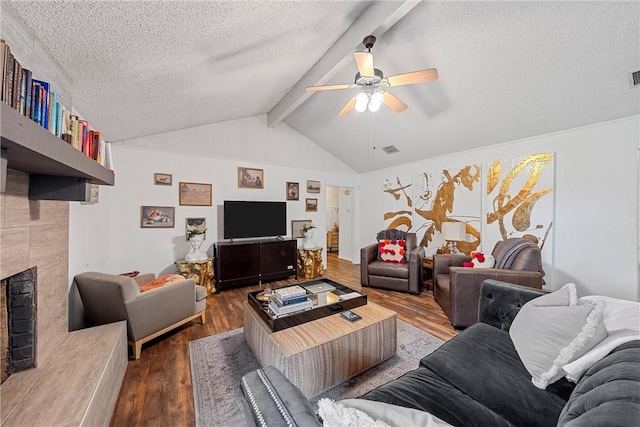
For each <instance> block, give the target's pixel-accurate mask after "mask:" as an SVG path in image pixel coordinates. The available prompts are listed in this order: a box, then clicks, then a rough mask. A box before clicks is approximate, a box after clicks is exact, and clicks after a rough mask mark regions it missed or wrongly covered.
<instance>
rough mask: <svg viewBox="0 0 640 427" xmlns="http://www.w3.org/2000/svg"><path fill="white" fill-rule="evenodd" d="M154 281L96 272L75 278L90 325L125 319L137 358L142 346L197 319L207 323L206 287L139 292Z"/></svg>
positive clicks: (187, 284) (179, 285)
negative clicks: (142, 286)
mask: <svg viewBox="0 0 640 427" xmlns="http://www.w3.org/2000/svg"><path fill="white" fill-rule="evenodd" d="M153 279H155V275H153V274H144V275H141V276H137V277H134V278H131V277H126V276H120V275H116V274H105V273H96V272H87V273H82V274H78V275H77V276H75V277H74V282H75V284H76V286H77V288H78V292H79V294H80V298H81V300H82V305H83V306H84V313H85V320H86V322H87V324H88V326H97V325H104V324H106V323H113V322H117V321H120V320H126V321H127V335H128V338H129V345H131V346H132V348H133V357H134V358H135V359H139V358H140V352H141V351H142V344H144V343H146V342H148V341H150V340H152V339H154V338H156V337H158V336H160V335H162V334H164V333H166V332H168V331H170V330H172V329H174V328H176V327H178V326H180V325H183V324H185V323H187V322H189V321H191V320H194V319H196V318H198V317H200V319H201V323H203V324H204V322H205V309H206V306H207V302H206V297H207V291H206V289H205V288H204V287H202V286H199V285H196V284H195V283H194V281H193V279H186V280H183V281H180V282H176V283H168V284H166V285H164V286H162V287H159V288H156V289H151V290H148V291H145V292H140V285H143V284H145V283H147V282H149V281H151V280H153Z"/></svg>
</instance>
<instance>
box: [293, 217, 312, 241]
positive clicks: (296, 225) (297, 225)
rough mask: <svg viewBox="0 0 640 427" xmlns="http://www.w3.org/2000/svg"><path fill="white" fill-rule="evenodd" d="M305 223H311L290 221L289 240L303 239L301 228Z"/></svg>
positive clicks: (297, 220)
mask: <svg viewBox="0 0 640 427" xmlns="http://www.w3.org/2000/svg"><path fill="white" fill-rule="evenodd" d="M306 222H311V220H310V219H294V220H293V221H291V238H292V239H299V238H301V237H304V233H303V232H302V227H303V226H304V224H305V223H306Z"/></svg>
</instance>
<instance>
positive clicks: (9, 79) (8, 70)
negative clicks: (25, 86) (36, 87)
mask: <svg viewBox="0 0 640 427" xmlns="http://www.w3.org/2000/svg"><path fill="white" fill-rule="evenodd" d="M14 67H15V59H14V57H13V53H12V52H11V48H10V47H9V45H7V58H6V61H5V65H4V73H5V74H4V77H5V78H4V79H3V82H2V84H3V88H2V90H3V93H4V102H5V103H6V104H8V105H11V100H12V99H13V68H14Z"/></svg>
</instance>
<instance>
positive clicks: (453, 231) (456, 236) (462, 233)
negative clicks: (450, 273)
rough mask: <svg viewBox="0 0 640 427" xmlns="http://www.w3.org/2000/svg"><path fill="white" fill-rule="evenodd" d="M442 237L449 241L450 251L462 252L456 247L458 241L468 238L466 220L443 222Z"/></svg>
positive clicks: (452, 252) (454, 252)
mask: <svg viewBox="0 0 640 427" xmlns="http://www.w3.org/2000/svg"><path fill="white" fill-rule="evenodd" d="M442 237H443V238H444V240H446V241H447V242H449V253H450V254H459V253H461V252H460V251H459V250H458V248H457V247H456V242H464V241H466V240H467V231H466V226H465V223H464V222H443V223H442Z"/></svg>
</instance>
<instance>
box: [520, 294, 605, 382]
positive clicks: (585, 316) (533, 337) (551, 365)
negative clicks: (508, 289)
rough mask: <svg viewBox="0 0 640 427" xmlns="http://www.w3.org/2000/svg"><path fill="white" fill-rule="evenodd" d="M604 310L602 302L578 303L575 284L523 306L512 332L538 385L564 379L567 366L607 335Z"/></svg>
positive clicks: (523, 358)
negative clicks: (564, 370) (564, 369)
mask: <svg viewBox="0 0 640 427" xmlns="http://www.w3.org/2000/svg"><path fill="white" fill-rule="evenodd" d="M603 310H604V304H602V303H600V302H597V303H595V304H591V303H585V304H582V305H581V304H578V299H577V294H576V289H575V285H574V284H573V283H569V284H567V285H565V286H563V287H562V288H561V289H559V290H557V291H556V292H552V293H550V294H546V295H543V296H541V297H538V298H535V299H533V300H531V301H529V302H528V303H526V304H525V305H524V306H523V307H522V308H521V309H520V312H519V313H518V314H517V315H516V317H515V319H514V320H513V323H512V324H511V328H510V329H509V335H510V336H511V340H512V341H513V344H514V346H515V348H516V351H517V352H518V356H520V359H521V360H522V363H523V364H524V366H525V368H526V369H527V371H529V373H530V374H531V382H532V383H533V384H534V385H535V386H536V387H538V388H541V389H545V388H547V386H548V385H549V384H551V383H553V382H555V381H557V380H558V379H560V378H561V377H562V376H563V375H564V372H563V370H562V367H563V365H566V364H567V363H569V362H571V361H573V360H575V359H577V358H578V357H580V356H582V355H583V354H585V353H586V352H587V351H589V350H590V349H592V348H593V347H595V346H596V344H598V343H599V342H601V341H602V340H603V339H605V338H606V337H607V330H606V328H605V326H604V322H603Z"/></svg>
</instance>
